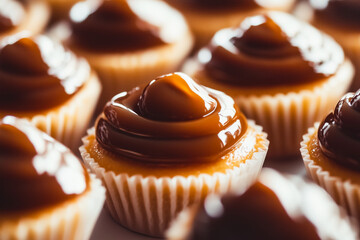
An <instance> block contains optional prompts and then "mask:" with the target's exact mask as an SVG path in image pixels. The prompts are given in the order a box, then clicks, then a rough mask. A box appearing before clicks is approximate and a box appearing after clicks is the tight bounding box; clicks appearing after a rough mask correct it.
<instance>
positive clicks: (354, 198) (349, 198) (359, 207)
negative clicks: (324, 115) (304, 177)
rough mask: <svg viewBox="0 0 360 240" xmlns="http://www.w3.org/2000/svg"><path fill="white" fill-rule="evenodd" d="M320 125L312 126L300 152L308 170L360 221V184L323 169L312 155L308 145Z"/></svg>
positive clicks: (311, 175)
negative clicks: (344, 179)
mask: <svg viewBox="0 0 360 240" xmlns="http://www.w3.org/2000/svg"><path fill="white" fill-rule="evenodd" d="M318 127H319V123H316V124H315V127H313V128H310V129H309V130H308V133H307V134H305V135H304V137H303V141H302V142H301V148H300V152H301V155H302V158H303V160H304V164H305V168H306V171H307V173H308V175H309V176H310V177H311V178H312V179H313V180H314V181H315V182H316V183H317V184H318V185H320V186H321V187H323V188H324V189H325V190H326V191H327V192H328V193H329V194H330V195H331V196H332V197H333V198H334V200H335V201H336V202H337V203H338V204H339V205H341V206H342V207H344V208H345V209H346V211H347V212H348V213H349V214H350V215H351V216H353V217H355V218H356V219H357V220H358V222H360V185H358V184H355V183H352V182H351V181H350V180H346V181H343V180H342V179H341V178H340V177H337V176H335V175H332V174H331V173H330V172H328V171H325V170H323V169H322V167H321V166H319V165H317V164H316V163H315V162H314V160H312V159H311V157H310V153H309V149H308V145H309V142H310V138H311V136H312V135H313V134H314V133H315V132H316V131H317V129H318Z"/></svg>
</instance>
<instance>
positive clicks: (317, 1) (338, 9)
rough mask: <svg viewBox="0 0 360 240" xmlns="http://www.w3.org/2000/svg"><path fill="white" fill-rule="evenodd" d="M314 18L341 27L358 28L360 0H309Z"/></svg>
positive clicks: (359, 28) (346, 28) (359, 27)
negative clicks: (313, 10)
mask: <svg viewBox="0 0 360 240" xmlns="http://www.w3.org/2000/svg"><path fill="white" fill-rule="evenodd" d="M310 3H311V5H312V7H313V8H314V9H315V18H316V20H320V21H324V22H326V23H329V24H332V25H335V26H338V27H341V28H342V29H343V30H349V31H351V30H360V25H359V22H360V2H359V1H358V0H342V1H338V0H311V1H310Z"/></svg>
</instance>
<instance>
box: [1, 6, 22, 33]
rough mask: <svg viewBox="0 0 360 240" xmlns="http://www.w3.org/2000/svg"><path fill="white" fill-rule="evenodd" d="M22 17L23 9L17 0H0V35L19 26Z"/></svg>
mask: <svg viewBox="0 0 360 240" xmlns="http://www.w3.org/2000/svg"><path fill="white" fill-rule="evenodd" d="M24 17H25V9H24V6H23V5H22V4H21V3H20V2H19V1H16V0H2V1H0V35H1V34H2V33H6V32H8V31H10V30H12V29H14V28H15V27H17V26H19V25H20V24H21V22H22V20H23V19H24Z"/></svg>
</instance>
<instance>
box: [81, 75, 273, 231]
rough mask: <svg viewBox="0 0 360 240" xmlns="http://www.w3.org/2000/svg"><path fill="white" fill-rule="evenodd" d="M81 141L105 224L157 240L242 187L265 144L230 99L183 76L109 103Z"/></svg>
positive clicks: (254, 172) (165, 79)
mask: <svg viewBox="0 0 360 240" xmlns="http://www.w3.org/2000/svg"><path fill="white" fill-rule="evenodd" d="M83 141H84V145H83V146H82V147H81V148H80V152H81V155H82V157H83V160H84V162H85V163H86V165H87V166H88V167H89V168H90V169H91V170H92V171H93V172H94V173H96V175H97V176H98V178H101V179H102V181H103V183H104V185H105V186H106V188H107V190H108V194H107V200H106V202H107V207H108V209H109V211H110V213H111V215H112V217H113V218H114V219H115V220H116V221H117V222H118V223H120V224H121V225H123V226H125V227H126V228H128V229H130V230H132V231H135V232H139V233H142V234H145V235H150V236H156V237H161V236H163V233H164V230H165V229H166V228H167V227H168V225H169V223H170V221H171V220H172V219H173V218H174V217H175V216H176V214H177V213H178V212H180V211H181V210H182V209H184V208H185V207H187V206H189V205H191V204H193V203H196V202H200V201H202V200H203V199H204V198H205V196H206V195H207V194H209V193H225V192H227V191H229V190H231V189H232V188H233V189H237V190H241V189H244V188H246V187H248V186H249V185H250V184H251V183H252V182H253V181H254V180H255V179H256V177H257V175H258V173H259V172H260V170H261V167H262V165H263V162H264V159H265V155H266V152H267V148H268V144H269V142H268V141H267V139H266V134H265V133H263V132H262V131H261V127H259V126H256V125H255V124H254V123H253V122H252V121H250V120H247V119H246V118H245V117H244V116H243V115H242V113H241V112H240V111H239V110H238V108H237V106H236V105H235V102H234V100H233V99H232V98H230V97H229V96H227V95H225V94H224V93H222V92H219V91H216V90H212V89H209V88H204V87H202V86H200V85H198V84H196V83H195V82H194V81H193V80H192V79H191V78H190V77H189V76H187V75H185V74H183V73H173V74H168V75H164V76H161V77H158V78H156V79H155V80H152V81H151V82H150V83H149V84H148V85H146V86H140V87H137V88H134V89H133V90H131V91H129V92H123V93H119V94H118V95H116V96H114V98H113V99H112V100H111V101H110V102H109V103H107V105H106V106H105V108H104V112H103V113H102V114H101V115H100V116H99V118H98V120H97V122H96V125H95V128H92V129H91V130H89V132H88V135H87V136H86V137H85V138H84V139H83Z"/></svg>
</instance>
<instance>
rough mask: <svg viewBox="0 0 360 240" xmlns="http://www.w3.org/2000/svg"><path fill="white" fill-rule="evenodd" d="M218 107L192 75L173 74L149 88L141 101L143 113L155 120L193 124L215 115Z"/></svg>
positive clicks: (140, 109)
mask: <svg viewBox="0 0 360 240" xmlns="http://www.w3.org/2000/svg"><path fill="white" fill-rule="evenodd" d="M160 96H161V97H160ZM216 105H217V102H216V101H215V99H213V98H211V97H210V96H209V94H208V93H207V92H206V91H204V90H203V88H201V87H200V88H199V85H197V84H196V83H194V82H193V81H191V80H190V79H189V77H188V76H185V75H184V74H181V75H180V74H171V75H165V76H162V77H160V78H158V79H155V80H154V81H151V82H150V83H149V85H148V86H146V88H145V89H144V92H143V93H142V95H141V97H140V100H139V111H140V113H141V114H142V115H143V116H144V117H146V118H149V119H153V120H158V121H189V120H193V119H199V118H202V117H204V116H206V115H209V114H211V113H212V112H213V111H214V110H215V108H216Z"/></svg>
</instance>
